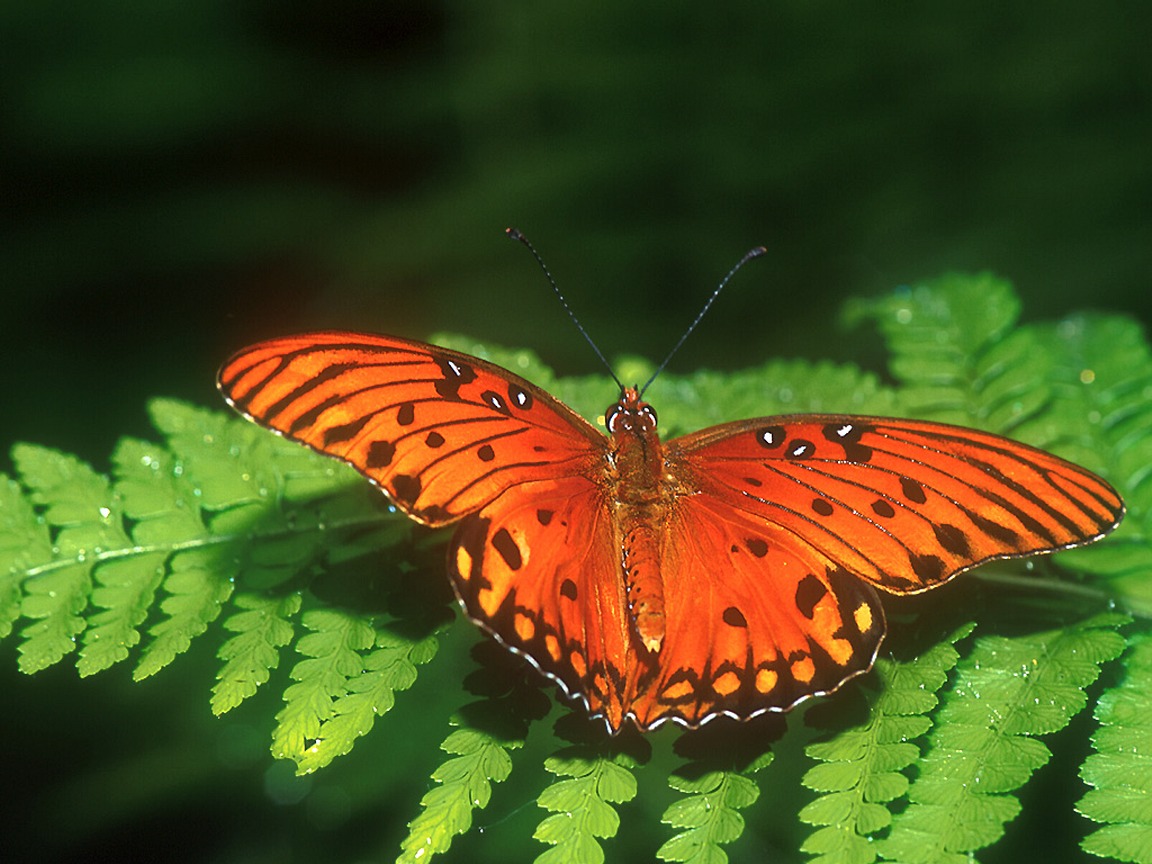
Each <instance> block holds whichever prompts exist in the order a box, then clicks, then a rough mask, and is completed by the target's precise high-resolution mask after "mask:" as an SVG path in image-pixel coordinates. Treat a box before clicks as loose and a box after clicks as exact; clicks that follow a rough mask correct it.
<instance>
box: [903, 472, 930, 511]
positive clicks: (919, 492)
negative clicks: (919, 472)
mask: <svg viewBox="0 0 1152 864" xmlns="http://www.w3.org/2000/svg"><path fill="white" fill-rule="evenodd" d="M900 489H901V491H902V492H903V493H904V497H905V498H907V499H908V500H909V501H911V502H912V503H913V504H924V503H925V502H927V500H928V496H927V495H925V494H924V487H923V486H921V485H920V484H919V483H917V482H916V481H915V480H913V479H912V478H911V477H901V478H900Z"/></svg>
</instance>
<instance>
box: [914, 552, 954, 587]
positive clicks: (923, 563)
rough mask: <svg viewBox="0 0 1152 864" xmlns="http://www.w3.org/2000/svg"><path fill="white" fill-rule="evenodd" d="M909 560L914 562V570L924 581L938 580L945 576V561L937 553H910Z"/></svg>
mask: <svg viewBox="0 0 1152 864" xmlns="http://www.w3.org/2000/svg"><path fill="white" fill-rule="evenodd" d="M908 560H909V562H910V563H911V564H912V572H913V573H915V574H916V575H917V576H919V577H920V579H921V581H923V582H936V581H937V580H939V579H941V578H943V576H944V573H945V568H944V562H943V561H941V560H940V559H939V558H938V557H936V556H935V555H915V554H910V555H909V556H908Z"/></svg>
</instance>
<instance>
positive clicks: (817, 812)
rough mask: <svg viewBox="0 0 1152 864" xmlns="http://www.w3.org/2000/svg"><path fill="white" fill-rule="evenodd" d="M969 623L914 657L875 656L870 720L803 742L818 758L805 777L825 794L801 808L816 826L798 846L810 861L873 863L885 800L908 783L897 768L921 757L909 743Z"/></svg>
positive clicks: (884, 822)
mask: <svg viewBox="0 0 1152 864" xmlns="http://www.w3.org/2000/svg"><path fill="white" fill-rule="evenodd" d="M970 630H971V627H965V628H962V629H960V630H958V631H956V632H954V633H952V634H951V636H950V637H949V638H948V639H947V640H946V641H944V642H940V643H938V644H936V645H935V646H933V647H932V648H930V649H928V650H927V651H925V652H924V653H922V654H921V655H920V656H919V657H917V658H916V659H914V660H910V661H906V662H898V661H896V660H892V659H887V658H883V659H881V660H878V661H877V663H876V667H875V668H876V672H875V674H876V679H877V682H878V684H879V692H878V693H876V694H875V695H870V697H869V700H868V701H869V703H870V706H871V707H870V711H869V715H868V720H867V721H866V722H864V723H861V724H858V725H856V726H853V727H851V728H849V729H844V730H841V731H839V732H837V733H836V734H834V735H833V736H832V737H830V738H828V739H827V740H825V741H820V742H817V743H815V744H809V745H808V747H806V748H805V752H806V753H807V754H808V756H810V757H811V758H813V759H818V760H821V761H820V762H819V763H817V764H816V765H813V766H812V767H811V768H810V769H809V770H808V772H807V773H806V774H805V775H804V779H803V783H804V785H805V786H807V787H808V788H809V789H812V790H814V791H816V792H820V793H823V794H821V796H820V797H818V798H816V799H815V800H814V801H812V802H810V803H809V804H807V805H805V807H804V808H803V809H801V811H800V819H801V820H802V821H804V822H807V823H808V824H809V825H813V826H817V830H816V831H814V832H813V833H812V834H811V835H809V837H808V838H807V839H806V840H805V841H804V843H803V845H802V846H801V847H800V848H801V851H804V852H808V853H809V854H812V855H815V856H816V857H815V858H814V859H813V860H814V861H817V862H820V864H870V862H872V861H874V860H875V859H876V848H875V843H874V842H873V840H874V838H873V837H872V836H871V835H874V834H876V833H877V832H879V831H882V830H884V829H886V828H888V826H889V825H890V824H891V822H892V816H891V813H890V812H889V810H888V808H887V806H886V805H888V804H889V803H891V802H893V801H895V800H897V799H899V798H901V797H902V796H903V795H904V794H905V792H906V791H907V789H908V778H907V777H906V776H905V775H904V774H903V773H901V772H902V771H904V770H906V769H908V768H909V767H910V766H911V765H912V764H913V763H914V762H916V760H917V759H918V758H919V756H920V748H919V747H918V746H917V745H916V744H915V743H913V742H914V741H915V740H916V739H917V738H920V737H921V736H922V735H923V734H924V733H925V732H927V731H928V729H929V727H930V726H931V720H930V719H929V717H928V714H929V713H930V712H931V711H932V710H933V709H934V708H935V707H936V705H937V701H938V700H937V697H936V693H937V692H938V691H939V690H940V688H941V687H943V686H944V683H945V681H946V680H947V675H948V672H949V671H950V670H951V669H952V668H953V667H954V666H955V665H956V662H957V660H958V659H959V656H960V655H959V654H958V653H957V651H956V649H955V648H954V647H953V644H954V643H955V642H956V641H958V640H959V639H961V638H962V637H964V636H966V635H967V634H968V632H970Z"/></svg>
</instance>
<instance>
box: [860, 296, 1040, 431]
mask: <svg viewBox="0 0 1152 864" xmlns="http://www.w3.org/2000/svg"><path fill="white" fill-rule="evenodd" d="M847 314H848V316H849V317H850V318H861V317H867V318H871V319H874V320H875V321H876V323H877V325H878V326H879V328H880V330H881V332H882V333H883V334H884V337H885V342H886V344H887V346H888V350H889V352H890V359H889V368H890V369H891V370H892V374H893V375H894V376H895V377H896V378H897V379H898V380H899V381H900V383H901V385H902V386H901V388H900V391H899V393H900V402H901V405H902V406H903V407H904V409H905V410H906V411H908V412H909V413H910V414H912V415H913V416H915V417H921V418H924V419H930V420H939V421H943V422H948V423H959V424H961V425H968V426H972V425H975V426H980V427H981V428H985V429H990V430H992V431H995V432H1002V433H1003V432H1009V431H1010V430H1011V429H1012V427H1013V426H1014V425H1015V424H1016V423H1018V422H1019V421H1020V420H1021V419H1023V418H1025V417H1028V416H1031V415H1032V414H1033V413H1035V412H1036V411H1038V410H1040V409H1041V408H1042V406H1043V405H1044V403H1045V401H1046V400H1047V392H1046V391H1047V369H1046V364H1047V358H1046V356H1045V355H1044V353H1043V352H1041V351H1037V350H1035V347H1034V345H1033V339H1032V336H1031V335H1030V334H1029V333H1028V332H1027V331H1024V330H1013V329H1012V327H1013V325H1014V324H1015V322H1016V319H1017V317H1018V316H1019V314H1020V301H1019V299H1018V298H1017V297H1016V294H1015V292H1014V291H1013V290H1012V287H1011V286H1010V285H1009V284H1008V283H1007V282H1004V281H1003V280H1000V279H997V278H995V277H993V276H991V275H989V274H983V275H980V276H964V275H949V276H943V277H940V278H939V279H934V280H931V281H929V282H926V283H924V284H922V285H917V286H915V287H913V288H908V289H904V290H901V291H897V292H894V293H893V294H891V295H889V296H887V297H883V298H881V299H879V300H874V301H866V302H864V301H861V302H857V303H854V304H852V305H851V306H850V307H849V311H848V313H847Z"/></svg>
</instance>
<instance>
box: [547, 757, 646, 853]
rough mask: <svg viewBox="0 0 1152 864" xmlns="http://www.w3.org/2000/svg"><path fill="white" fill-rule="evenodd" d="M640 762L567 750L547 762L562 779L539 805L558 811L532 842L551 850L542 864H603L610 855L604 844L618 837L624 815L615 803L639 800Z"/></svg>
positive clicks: (554, 782)
mask: <svg viewBox="0 0 1152 864" xmlns="http://www.w3.org/2000/svg"><path fill="white" fill-rule="evenodd" d="M635 767H636V762H635V760H634V759H632V758H631V757H629V756H628V755H626V754H624V753H620V752H617V753H611V754H610V753H608V752H604V751H599V752H598V751H597V750H596V749H594V748H590V747H587V746H580V745H578V746H575V747H567V748H564V749H562V750H560V751H558V752H557V753H556V754H555V755H553V756H549V757H548V758H547V759H545V760H544V769H545V770H546V771H548V772H549V773H550V774H554V775H555V776H556V777H558V778H567V779H561V780H554V781H553V782H552V784H551V785H550V786H547V787H546V788H545V789H544V791H543V792H542V793H541V794H540V797H539V799H538V800H537V803H538V804H539V805H540V807H542V808H543V809H545V810H549V811H551V812H552V815H551V816H548V817H546V818H545V819H544V820H543V821H541V823H540V824H539V825H538V826H537V827H536V831H535V832H534V833H533V834H532V837H533V838H534V839H536V840H539V841H540V842H542V843H547V844H549V845H551V847H552V848H551V849H549V850H547V851H546V852H543V853H541V854H540V855H539V856H537V858H536V861H537V862H540V864H561V862H571V864H579V862H584V861H588V862H599V861H603V860H604V851H603V849H601V847H600V844H599V843H598V842H597V841H598V840H603V839H605V838H607V837H614V836H616V831H617V829H618V828H619V827H620V816H619V815H618V814H617V812H616V810H615V808H614V807H613V806H612V805H613V804H623V803H624V802H626V801H631V800H632V799H633V798H635V797H636V778H635V776H634V775H633V773H632V771H633V769H635Z"/></svg>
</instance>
